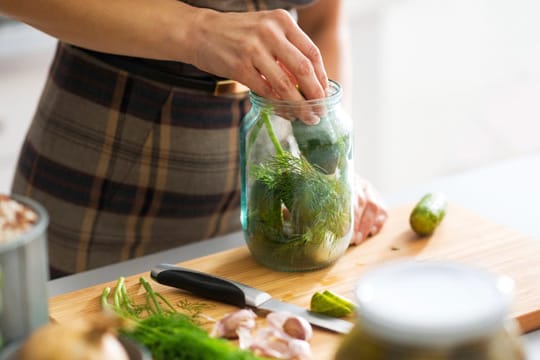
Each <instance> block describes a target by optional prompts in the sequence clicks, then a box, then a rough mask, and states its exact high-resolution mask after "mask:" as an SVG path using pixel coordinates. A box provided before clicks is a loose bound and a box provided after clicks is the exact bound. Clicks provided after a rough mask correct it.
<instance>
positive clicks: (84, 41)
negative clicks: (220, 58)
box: [0, 0, 207, 62]
mask: <svg viewBox="0 0 540 360" xmlns="http://www.w3.org/2000/svg"><path fill="white" fill-rule="evenodd" d="M0 11H1V12H4V13H5V14H7V15H8V16H11V17H13V18H15V19H17V20H19V21H22V22H25V23H27V24H28V25H30V26H33V27H35V28H37V29H39V30H41V31H43V32H45V33H47V34H49V35H51V36H54V37H57V38H58V39H60V40H63V41H66V42H69V43H72V44H75V45H79V46H82V47H86V48H90V49H93V50H97V51H103V52H110V53H115V54H121V55H131V56H138V57H148V58H156V59H162V60H178V61H184V62H189V61H190V60H191V59H190V58H189V54H190V53H191V49H190V48H189V47H190V46H191V45H190V42H189V41H187V40H186V39H189V38H190V35H189V32H190V28H191V27H190V25H191V23H192V22H193V21H195V19H196V17H197V14H198V12H200V11H207V10H201V9H196V8H193V7H191V6H188V5H186V4H184V3H182V2H180V1H176V0H153V1H148V0H115V1H109V0H92V1H83V2H80V1H76V0H40V1H34V0H0Z"/></svg>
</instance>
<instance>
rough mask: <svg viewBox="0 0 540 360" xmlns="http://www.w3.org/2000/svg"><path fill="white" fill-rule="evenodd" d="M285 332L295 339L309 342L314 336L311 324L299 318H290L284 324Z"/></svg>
mask: <svg viewBox="0 0 540 360" xmlns="http://www.w3.org/2000/svg"><path fill="white" fill-rule="evenodd" d="M283 331H285V333H286V334H287V335H289V336H290V337H293V338H295V339H300V340H305V341H309V340H310V339H311V337H312V336H313V328H312V327H311V324H310V323H309V322H308V321H307V320H306V319H304V318H302V317H299V316H290V317H288V318H287V319H286V320H285V322H284V323H283Z"/></svg>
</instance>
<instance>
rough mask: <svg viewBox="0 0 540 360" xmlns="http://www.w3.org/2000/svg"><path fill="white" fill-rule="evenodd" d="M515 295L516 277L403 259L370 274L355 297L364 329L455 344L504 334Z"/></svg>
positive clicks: (398, 339)
mask: <svg viewBox="0 0 540 360" xmlns="http://www.w3.org/2000/svg"><path fill="white" fill-rule="evenodd" d="M513 291H514V283H513V280H512V279H511V278H509V277H507V276H499V275H495V274H491V273H489V272H487V271H485V270H483V269H479V268H475V267H472V266H468V265H465V264H460V263H453V262H442V261H427V260H424V261H421V260H399V261H393V262H391V263H388V264H385V265H382V266H379V267H377V268H374V269H372V270H371V271H369V272H367V273H365V274H364V276H363V277H362V278H361V280H360V282H359V284H358V286H357V288H356V292H355V295H356V300H357V305H358V312H357V313H358V318H359V322H360V323H361V326H362V329H364V330H365V331H367V332H369V333H372V334H373V335H375V336H377V337H379V338H381V339H385V340H388V341H392V342H394V343H397V344H406V345H419V346H422V345H428V346H453V345H456V344H460V343H463V342H468V341H471V340H473V339H480V338H484V337H487V336H491V335H493V334H494V333H495V332H496V331H497V330H499V329H500V328H501V327H502V326H503V324H504V321H505V320H506V319H507V316H508V314H509V309H510V306H511V303H512V300H513Z"/></svg>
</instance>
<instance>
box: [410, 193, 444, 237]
mask: <svg viewBox="0 0 540 360" xmlns="http://www.w3.org/2000/svg"><path fill="white" fill-rule="evenodd" d="M447 205H448V202H447V200H446V196H444V195H443V194H441V193H429V194H426V195H424V196H423V197H422V198H421V199H420V201H419V202H418V203H417V204H416V205H415V207H414V209H413V210H412V212H411V215H410V217H409V223H410V225H411V228H412V229H413V231H414V232H415V233H417V234H418V235H420V236H427V235H431V234H433V232H434V231H435V229H436V228H437V226H439V224H440V223H441V221H442V220H443V219H444V216H445V215H446V207H447Z"/></svg>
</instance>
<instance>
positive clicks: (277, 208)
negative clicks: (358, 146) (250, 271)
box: [247, 111, 352, 268]
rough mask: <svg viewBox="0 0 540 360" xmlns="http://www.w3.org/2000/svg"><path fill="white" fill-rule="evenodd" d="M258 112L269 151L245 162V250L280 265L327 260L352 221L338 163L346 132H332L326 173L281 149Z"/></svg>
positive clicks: (343, 152)
mask: <svg viewBox="0 0 540 360" xmlns="http://www.w3.org/2000/svg"><path fill="white" fill-rule="evenodd" d="M261 117H262V120H263V122H264V124H265V127H266V130H267V133H268V135H269V138H270V139H271V141H272V143H273V144H274V147H275V154H274V155H273V156H271V157H269V158H268V159H266V160H265V161H264V162H262V163H259V164H251V168H250V177H251V179H253V182H252V185H251V188H250V195H249V213H248V228H247V233H248V235H249V236H250V240H249V241H250V249H251V250H252V252H257V253H260V254H266V256H268V255H270V256H271V257H272V259H274V260H272V261H277V262H281V263H282V265H283V266H285V267H291V268H294V267H298V268H302V267H303V266H305V267H317V263H321V262H324V260H323V259H324V258H325V257H326V258H329V259H331V258H333V256H334V255H333V254H334V253H339V252H340V251H343V245H342V243H343V241H340V240H341V239H342V238H343V237H344V236H346V234H347V232H348V231H350V228H351V226H352V214H351V189H350V187H349V182H348V178H347V172H346V166H345V164H344V162H345V161H347V156H349V153H348V149H349V136H348V135H343V136H341V137H336V143H335V144H333V146H334V148H335V149H336V151H337V152H338V155H339V156H338V158H337V160H336V163H337V164H338V166H337V171H336V170H334V173H332V174H328V173H327V171H326V169H325V168H323V167H321V165H319V164H317V163H316V162H313V161H309V160H308V159H307V158H306V157H305V156H304V154H303V153H301V154H299V155H295V154H293V153H292V152H291V151H288V150H285V149H283V147H282V146H281V144H280V142H279V140H278V138H277V136H276V134H275V132H274V130H273V128H272V124H271V122H270V116H269V114H268V113H267V112H266V111H263V113H262V115H261ZM327 167H328V166H327ZM334 167H335V165H334ZM338 244H339V245H338Z"/></svg>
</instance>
